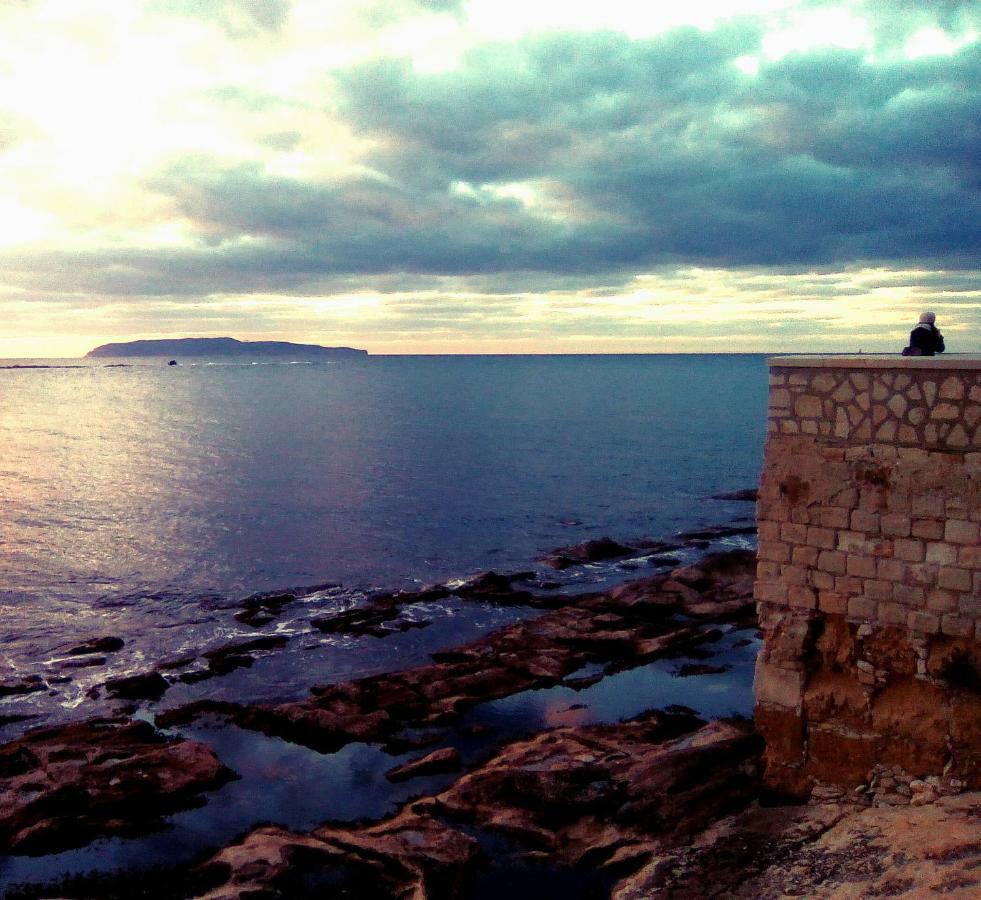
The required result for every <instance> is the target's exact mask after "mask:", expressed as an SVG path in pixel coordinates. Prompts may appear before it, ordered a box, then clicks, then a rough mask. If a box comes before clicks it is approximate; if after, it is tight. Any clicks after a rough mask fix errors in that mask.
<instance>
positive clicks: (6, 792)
mask: <svg viewBox="0 0 981 900" xmlns="http://www.w3.org/2000/svg"><path fill="white" fill-rule="evenodd" d="M232 777H234V776H233V773H231V772H230V771H229V770H228V769H226V768H225V767H224V766H223V765H222V764H221V763H220V762H219V760H218V758H217V757H216V756H215V754H214V753H213V752H212V751H211V749H210V748H209V747H206V746H205V745H204V744H200V743H198V742H196V741H185V740H182V739H180V738H167V737H164V736H163V735H161V734H160V733H159V732H157V731H156V730H154V728H153V727H152V726H151V725H150V724H149V723H147V722H137V721H132V720H129V719H90V720H88V721H86V722H79V723H77V724H74V725H67V726H63V727H57V728H47V729H41V730H38V731H34V732H29V733H28V734H26V735H24V736H23V737H22V738H19V739H18V740H16V741H12V742H10V743H8V744H4V745H3V746H2V747H0V851H6V852H16V853H48V852H53V851H56V850H61V849H64V848H67V847H75V846H82V845H84V844H86V843H89V842H90V841H92V840H94V839H95V838H96V837H99V836H102V835H112V834H132V833H138V832H140V831H145V830H149V829H152V828H153V827H155V826H156V825H157V824H158V820H159V816H160V815H162V814H163V813H166V812H171V811H173V810H175V809H180V808H182V807H186V806H191V805H193V804H194V803H195V802H196V801H197V800H198V799H199V796H200V794H201V793H202V792H203V791H206V790H209V789H211V788H214V787H217V786H218V785H220V784H222V783H224V782H225V781H228V780H229V779H230V778H232Z"/></svg>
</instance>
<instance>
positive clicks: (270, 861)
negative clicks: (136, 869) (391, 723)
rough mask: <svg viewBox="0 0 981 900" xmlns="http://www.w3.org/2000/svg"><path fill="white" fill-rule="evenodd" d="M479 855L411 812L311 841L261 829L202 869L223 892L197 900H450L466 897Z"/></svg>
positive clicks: (315, 834)
mask: <svg viewBox="0 0 981 900" xmlns="http://www.w3.org/2000/svg"><path fill="white" fill-rule="evenodd" d="M478 855H479V848H478V845H477V842H476V840H474V839H473V838H472V837H469V836H468V835H465V834H463V833H462V832H460V831H457V830H455V829H453V828H451V827H450V826H448V825H446V824H445V823H443V822H440V821H439V820H437V819H435V818H432V817H431V816H427V815H419V814H416V813H412V812H409V811H403V812H401V813H399V814H398V815H396V816H394V817H392V818H390V819H387V820H385V821H383V822H380V823H378V824H376V825H370V826H367V827H365V826H360V827H358V826H354V827H349V828H330V827H321V828H317V829H314V830H313V831H312V832H310V833H309V834H298V833H296V832H291V831H287V830H286V829H283V828H278V827H276V826H264V827H261V828H257V829H255V830H254V831H252V832H250V833H249V834H248V835H246V837H245V838H243V839H242V840H241V841H240V842H238V843H236V844H233V845H231V846H230V847H226V848H225V849H224V850H222V851H221V852H220V853H218V854H217V855H216V856H215V857H213V858H212V859H211V860H209V862H208V863H206V864H205V865H204V867H203V872H202V877H205V878H208V879H210V880H211V881H212V882H215V881H218V882H220V884H219V886H218V887H215V888H213V889H212V890H211V891H209V892H207V893H203V894H201V895H200V900H245V898H259V897H269V898H273V897H299V896H303V897H306V896H331V897H352V898H353V897H357V898H358V900H392V898H406V900H409V898H414V900H426V898H433V900H435V898H445V900H454V898H458V897H461V896H462V895H463V889H464V886H465V884H466V881H467V876H468V875H469V873H470V871H471V869H472V867H473V864H474V862H475V861H476V859H477V858H478Z"/></svg>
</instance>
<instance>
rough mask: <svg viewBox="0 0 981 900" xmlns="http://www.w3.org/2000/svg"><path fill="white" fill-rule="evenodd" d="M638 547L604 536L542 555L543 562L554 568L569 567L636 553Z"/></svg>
mask: <svg viewBox="0 0 981 900" xmlns="http://www.w3.org/2000/svg"><path fill="white" fill-rule="evenodd" d="M635 552H636V548H634V547H628V546H627V545H626V544H620V543H618V542H617V541H614V540H613V539H612V538H608V537H603V538H598V539H597V540H592V541H583V542H582V543H581V544H576V545H574V546H572V547H562V548H560V549H558V550H553V551H552V552H551V553H549V554H547V555H546V556H544V557H542V562H543V563H545V565H547V566H551V567H552V568H553V569H568V568H569V567H570V566H578V565H582V564H583V563H589V562H600V561H602V560H605V559H616V558H617V557H620V556H629V555H630V554H631V553H635Z"/></svg>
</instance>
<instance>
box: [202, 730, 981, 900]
mask: <svg viewBox="0 0 981 900" xmlns="http://www.w3.org/2000/svg"><path fill="white" fill-rule="evenodd" d="M761 746H762V741H761V739H760V738H759V736H758V735H757V734H755V732H754V731H753V729H752V727H751V725H750V724H749V723H748V722H744V721H721V722H712V723H709V724H707V725H706V724H704V723H701V722H700V721H699V720H698V719H696V718H695V717H694V716H693V715H691V714H689V713H686V712H685V711H674V712H655V713H648V714H645V715H644V716H641V717H639V718H637V719H636V720H633V721H630V722H626V723H622V724H619V725H607V726H582V727H574V728H561V729H556V730H554V731H550V732H546V733H543V734H539V735H537V736H535V737H534V738H532V739H529V740H526V741H519V742H516V743H514V744H511V745H509V746H507V747H504V748H503V749H502V750H501V751H500V752H499V753H498V755H496V756H495V757H494V758H493V759H491V760H489V761H488V762H486V763H485V764H484V765H482V766H480V767H478V768H477V769H475V770H474V771H472V772H469V773H467V774H465V775H463V776H462V777H461V778H459V779H458V780H457V781H456V782H455V783H454V784H452V785H451V786H450V787H449V788H447V789H446V790H445V791H443V792H442V793H440V794H437V795H435V796H431V797H423V798H421V799H419V800H416V801H414V802H412V803H410V804H408V805H407V806H406V807H404V808H403V809H402V810H401V811H400V812H398V813H397V814H396V815H394V816H392V817H390V818H388V819H386V820H384V821H382V822H380V823H377V824H374V825H352V826H348V827H343V828H335V827H321V828H317V829H314V830H313V831H311V832H309V833H297V832H291V831H289V830H287V829H282V828H277V827H269V826H265V827H260V828H256V829H254V830H253V831H252V832H250V833H249V834H247V835H246V836H245V837H244V838H242V839H241V840H240V841H238V842H236V843H235V844H232V845H230V846H229V847H226V848H225V849H224V850H222V851H220V852H219V853H218V854H217V855H216V856H214V857H213V858H212V859H211V860H209V861H208V862H207V863H205V864H204V865H203V866H202V867H201V868H200V869H199V870H198V872H197V873H196V874H197V877H198V878H199V883H201V884H207V885H208V890H207V891H206V892H202V893H201V894H200V896H201V897H202V898H205V900H246V898H258V897H263V898H267V900H275V898H283V900H285V898H290V897H293V896H312V895H313V894H311V893H309V892H310V890H311V887H312V886H327V885H329V886H330V887H331V889H332V890H333V891H334V892H335V893H332V894H331V896H356V897H358V898H360V900H383V898H385V900H388V898H405V900H409V898H411V900H463V898H466V897H468V896H471V895H472V894H473V890H474V885H475V883H478V882H479V879H480V878H481V875H482V873H484V872H485V871H486V866H487V863H488V859H487V858H486V856H485V854H484V853H483V852H482V849H481V846H480V844H481V843H482V838H483V836H484V835H488V834H490V833H494V834H497V835H499V836H501V837H503V838H504V839H505V840H506V841H507V845H508V846H509V847H510V850H508V851H506V852H507V854H508V855H509V857H508V858H507V859H500V858H495V860H494V866H495V867H496V868H497V871H498V873H504V875H505V878H504V880H503V882H502V883H506V881H507V878H506V876H507V872H508V869H509V865H510V864H511V863H514V864H517V865H521V864H522V861H523V862H524V864H529V863H533V864H535V865H539V866H541V867H543V868H544V869H545V870H546V871H547V870H549V869H554V870H565V871H570V870H571V871H576V872H581V873H583V876H584V877H585V876H586V874H587V873H599V874H600V876H601V878H602V879H603V881H604V883H605V884H607V885H608V893H604V894H603V896H609V897H610V898H611V900H650V898H655V897H656V898H688V900H690V898H708V897H711V898H716V897H718V898H723V897H724V898H730V897H732V898H746V900H777V898H787V897H808V898H810V897H817V898H839V897H844V898H867V897H877V896H913V897H919V896H935V895H943V896H949V897H954V898H968V897H971V898H974V897H976V896H978V890H979V888H981V843H979V842H978V840H977V836H978V833H979V826H981V794H978V793H974V794H962V795H960V796H957V797H943V798H941V799H940V800H938V801H937V802H936V803H934V804H931V805H929V806H923V807H919V808H908V807H907V808H904V809H896V808H891V807H888V808H869V807H866V806H861V805H858V804H853V803H849V802H847V801H845V802H836V803H827V802H821V803H812V804H809V805H796V806H766V805H762V804H761V802H760V801H761V796H762V795H761V791H762V786H761V778H760V773H761V771H762V760H761V755H760V750H761ZM495 846H498V847H499V846H500V844H499V843H498V844H497V845H495ZM498 852H500V851H498ZM483 887H484V890H483V893H481V896H489V894H488V893H487V889H486V888H487V885H486V883H485V884H484V885H483ZM520 896H525V895H523V894H521V895H520ZM597 896H599V894H597Z"/></svg>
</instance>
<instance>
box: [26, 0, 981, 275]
mask: <svg viewBox="0 0 981 900" xmlns="http://www.w3.org/2000/svg"><path fill="white" fill-rule="evenodd" d="M270 8H272V7H270ZM955 12H956V9H955V5H953V4H951V5H950V14H951V15H953V14H954V13H955ZM759 44H760V33H759V31H758V30H757V28H756V27H755V26H754V25H753V24H752V23H750V22H748V21H747V22H737V23H735V24H732V25H729V26H726V27H724V28H720V29H717V30H716V31H714V32H703V31H697V30H694V29H678V30H676V31H673V32H671V33H669V34H666V35H664V36H661V37H658V38H656V39H650V40H630V39H629V38H627V37H625V36H623V35H620V34H613V33H598V34H560V35H551V36H544V37H543V36H538V37H535V38H530V39H525V40H522V41H519V42H516V43H509V44H495V45H490V46H484V47H481V48H479V49H477V50H475V51H473V52H472V53H471V54H470V55H469V56H468V57H466V59H465V60H464V61H463V62H462V64H461V65H460V66H459V67H458V68H457V69H454V70H452V71H447V72H439V73H431V72H421V71H417V70H415V69H414V68H413V67H412V66H411V64H410V63H409V62H408V61H405V60H385V61H381V62H375V63H372V64H369V65H363V66H360V67H357V68H353V69H349V70H347V71H345V72H343V73H341V74H340V75H337V76H332V77H331V82H330V84H331V87H332V90H333V91H334V92H335V97H336V96H337V92H339V97H340V103H339V106H340V109H341V111H342V113H343V115H344V117H345V118H346V120H347V122H348V124H349V125H350V126H351V127H353V128H354V129H355V130H356V132H357V133H359V134H360V135H361V136H363V137H365V138H367V139H369V141H370V144H369V146H370V147H371V148H372V149H371V150H370V151H369V156H368V158H367V159H366V160H365V162H366V163H367V171H368V174H360V175H356V176H351V177H348V178H346V179H338V180H336V181H333V182H325V181H318V182H313V181H303V180H299V179H291V178H286V177H276V176H273V175H270V174H269V173H268V172H267V170H265V169H264V168H263V167H262V166H261V165H259V164H255V165H239V166H234V167H229V166H228V165H225V164H223V163H221V162H220V161H216V160H214V159H208V158H202V157H194V158H188V159H185V160H184V161H183V162H181V163H180V164H178V165H176V166H173V167H171V168H170V169H168V170H167V171H164V172H161V173H159V174H158V175H157V176H156V177H155V178H154V179H152V180H151V181H150V182H149V183H148V184H149V187H150V188H151V189H152V190H154V191H155V192H156V193H158V194H160V195H162V196H163V197H165V198H169V201H170V202H171V203H172V205H173V208H174V209H175V211H177V212H178V213H179V214H180V215H181V216H182V217H184V218H185V219H187V220H189V221H190V222H192V223H193V224H194V226H195V228H196V229H197V232H198V234H199V235H200V238H201V245H200V247H199V248H197V249H195V250H193V251H187V250H172V251H170V250H168V251H150V250H148V251H130V252H118V251H109V250H107V251H104V252H92V253H89V254H88V255H85V254H79V253H75V254H71V257H70V258H69V256H68V254H65V255H64V257H60V256H59V255H58V254H51V255H49V257H48V259H47V262H46V265H45V264H44V261H43V260H42V265H40V266H38V259H37V257H36V256H35V257H31V259H30V260H29V261H25V262H24V266H23V269H24V271H23V274H22V277H23V278H24V279H25V280H26V281H27V282H28V283H30V284H32V285H34V286H44V284H45V282H46V281H50V282H51V284H52V285H54V284H56V283H59V284H63V283H64V277H65V275H64V271H62V270H67V269H70V270H71V272H72V273H73V277H74V278H75V279H76V281H77V283H78V289H79V290H85V289H90V290H99V291H103V292H105V293H110V294H112V293H116V294H138V293H145V294H159V295H164V294H166V295H180V294H188V295H190V294H195V293H201V292H208V291H221V292H231V291H252V292H262V291H269V290H292V291H297V292H303V291H311V290H313V289H314V286H315V285H320V286H322V285H324V284H325V283H329V282H331V281H334V282H335V283H336V282H337V281H339V280H343V279H346V278H354V279H360V283H361V284H370V283H371V282H370V279H371V278H390V277H394V276H397V275H398V276H402V275H403V274H404V275H405V276H406V277H409V278H411V277H416V278H423V279H424V278H426V277H433V278H435V277H439V276H461V277H462V276H473V277H477V278H482V279H485V280H487V281H488V282H492V281H494V280H495V279H496V280H497V281H499V282H501V283H511V284H514V286H515V289H516V290H534V289H548V285H549V284H554V283H555V282H556V281H562V280H563V279H571V280H572V281H576V280H577V279H583V278H586V277H587V276H589V277H596V280H597V282H598V283H599V284H601V285H605V286H617V285H618V284H622V283H624V282H625V281H627V280H629V277H630V276H631V274H632V273H634V272H639V271H644V270H650V269H651V268H654V267H664V266H672V265H700V266H718V267H751V266H767V267H786V268H787V269H788V270H794V269H796V270H797V271H799V270H800V267H802V266H804V267H808V268H810V267H821V266H825V267H837V268H838V269H841V268H847V267H849V266H854V265H856V264H860V263H862V262H873V263H883V264H903V265H905V264H909V263H911V262H917V261H918V262H920V263H922V264H924V265H932V266H937V265H942V266H944V267H945V268H947V269H964V268H971V267H977V265H978V247H979V232H978V224H977V223H978V222H979V221H981V208H979V207H981V204H979V199H978V186H979V182H981V178H979V172H978V160H979V159H981V140H979V133H978V122H979V121H981V103H979V85H981V51H979V49H978V48H977V47H975V48H967V49H964V50H962V51H961V52H960V53H958V54H956V55H954V56H949V57H930V58H924V59H919V60H907V61H896V62H892V63H888V64H885V63H883V64H874V65H873V64H870V63H868V62H865V61H864V60H863V59H862V57H861V56H860V55H859V54H858V53H853V52H844V51H834V52H820V53H818V52H814V53H809V54H799V55H794V56H789V57H786V58H784V59H783V60H781V61H779V62H775V63H770V64H764V65H763V66H762V68H761V70H760V71H759V74H758V75H757V76H755V77H753V76H749V75H746V74H744V73H742V72H741V71H740V70H739V69H738V68H737V67H736V66H735V65H734V60H736V59H737V58H739V57H741V56H743V55H747V54H753V53H755V52H756V51H757V50H758V49H759ZM224 99H225V100H226V101H227V102H230V103H245V104H246V105H247V106H252V105H254V103H256V102H258V100H257V99H256V98H255V97H251V96H249V97H245V96H242V97H240V96H238V95H236V96H234V97H233V96H229V97H226V98H224ZM333 105H334V101H332V106H333ZM294 137H295V136H293V135H289V134H285V133H282V134H280V136H279V137H276V138H275V140H280V138H281V139H282V144H283V146H284V147H288V146H290V145H291V144H292V142H293V139H294ZM513 182H531V183H532V187H533V188H534V189H536V190H540V191H541V192H542V193H543V194H544V195H545V197H546V202H545V203H544V205H543V206H541V207H537V206H535V205H534V204H531V205H529V206H526V205H525V204H523V203H522V202H519V200H518V199H515V197H514V196H511V195H508V193H507V190H506V189H505V190H503V191H502V190H501V187H502V186H506V185H508V184H509V183H513ZM13 262H14V264H15V268H16V267H17V266H16V262H17V261H16V260H14V261H13ZM28 266H30V268H28ZM519 285H520V287H519Z"/></svg>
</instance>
